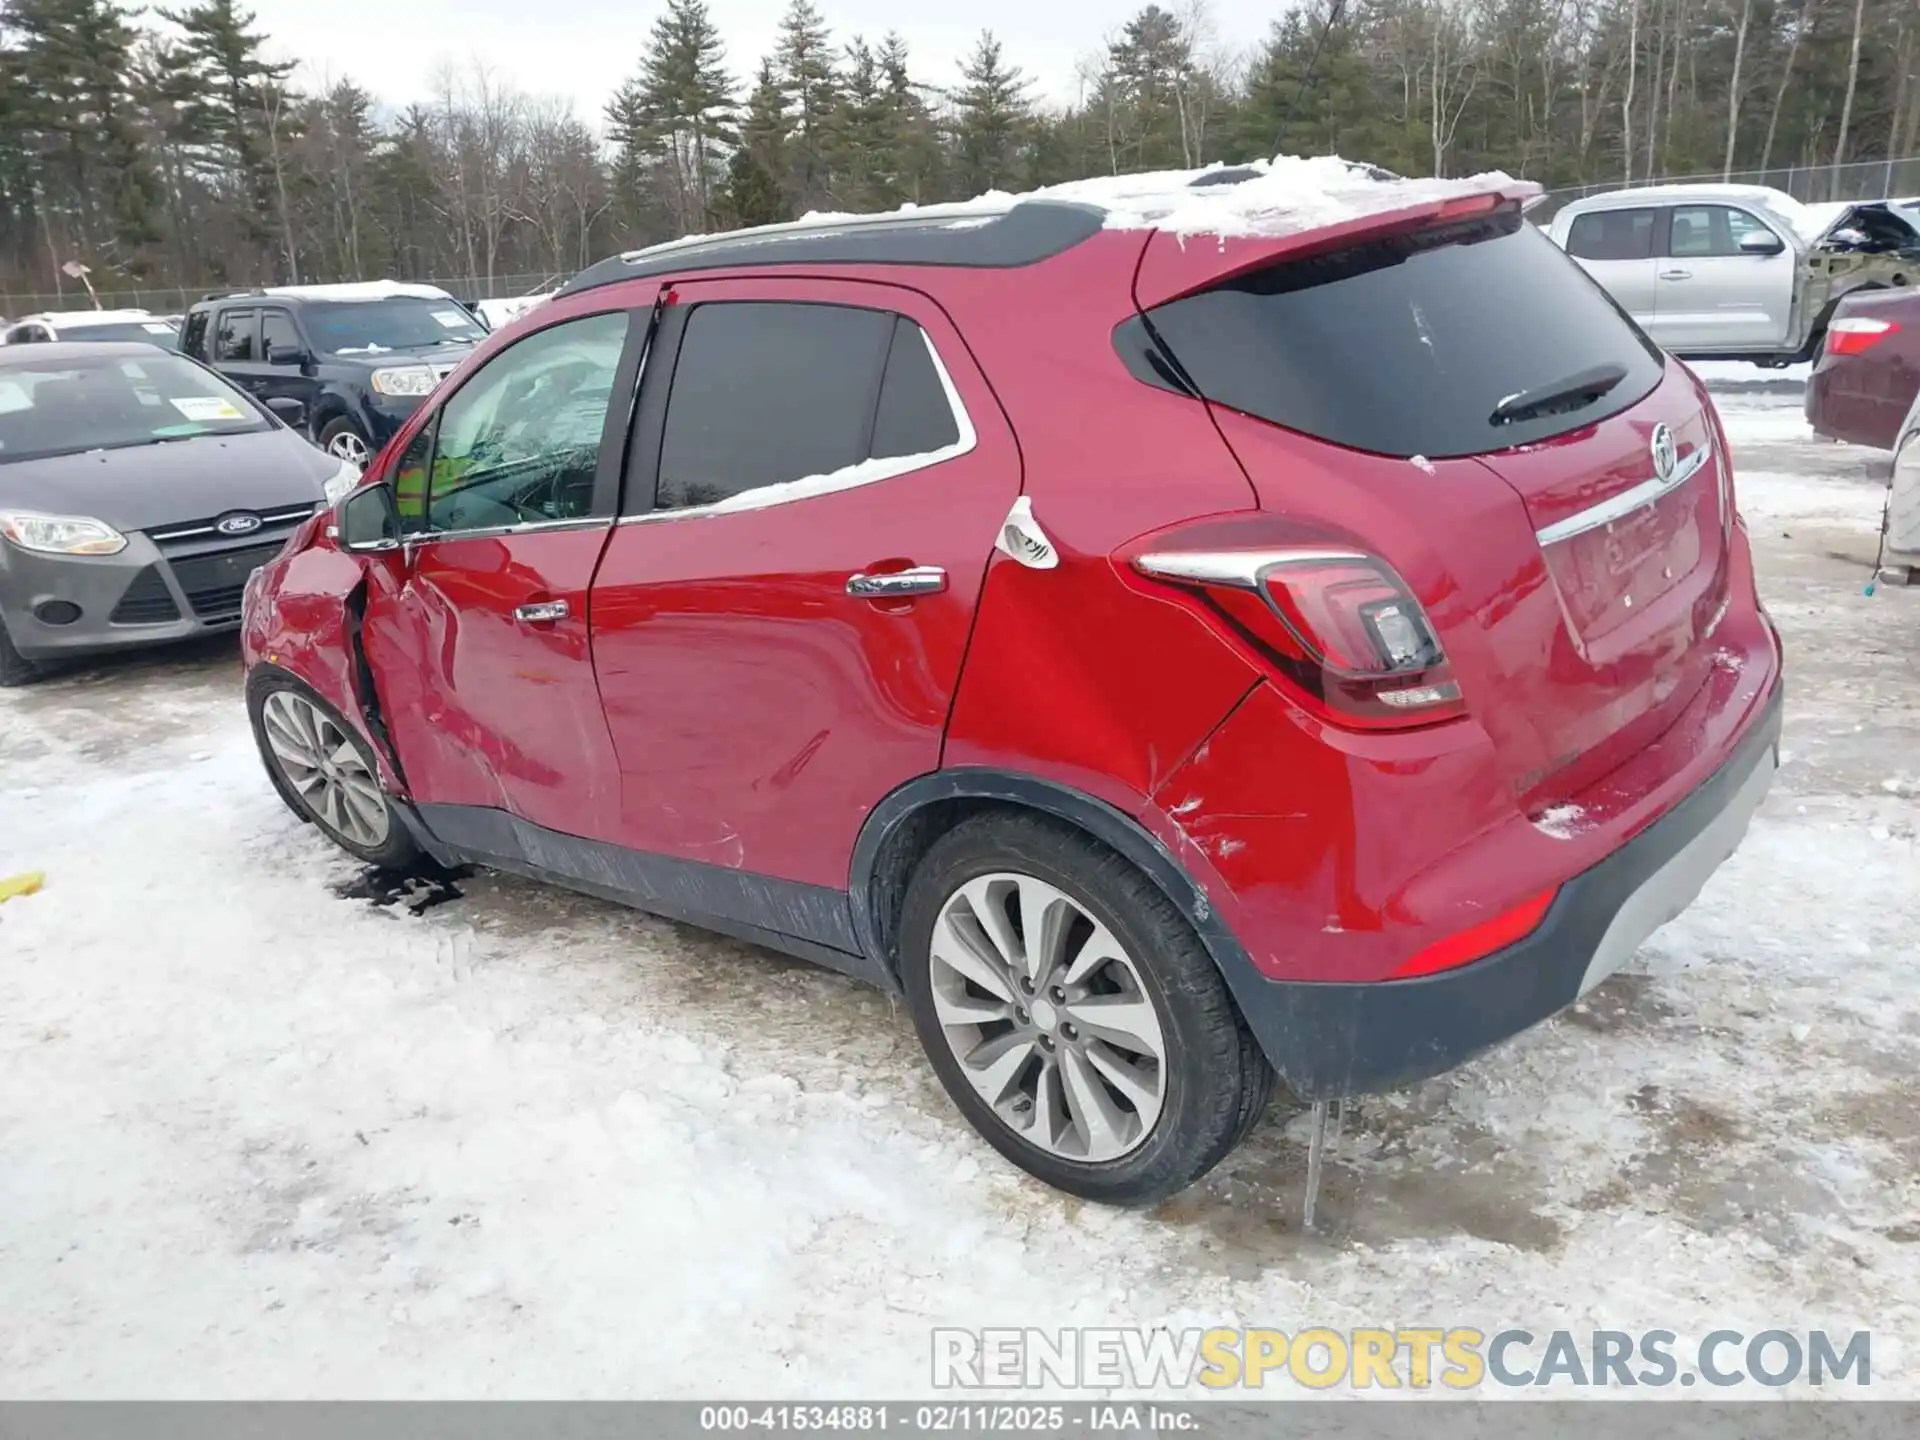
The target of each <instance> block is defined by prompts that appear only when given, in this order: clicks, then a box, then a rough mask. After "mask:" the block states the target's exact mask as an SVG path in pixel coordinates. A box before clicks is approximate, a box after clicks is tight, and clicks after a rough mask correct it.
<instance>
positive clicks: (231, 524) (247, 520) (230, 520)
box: [213, 515, 260, 535]
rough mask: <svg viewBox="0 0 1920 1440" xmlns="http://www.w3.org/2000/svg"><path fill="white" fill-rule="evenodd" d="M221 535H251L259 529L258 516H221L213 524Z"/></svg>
mask: <svg viewBox="0 0 1920 1440" xmlns="http://www.w3.org/2000/svg"><path fill="white" fill-rule="evenodd" d="M213 528H214V529H216V530H218V531H219V532H220V533H221V534H222V535H251V534H252V533H253V532H254V531H256V530H258V529H259V528H260V517H259V516H258V515H223V516H221V517H220V518H219V519H218V520H217V521H215V522H214V526H213Z"/></svg>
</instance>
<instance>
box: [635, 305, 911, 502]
mask: <svg viewBox="0 0 1920 1440" xmlns="http://www.w3.org/2000/svg"><path fill="white" fill-rule="evenodd" d="M894 321H895V317H894V316H893V315H891V314H888V313H887V312H885V311H880V310H859V309H854V308H852V307H851V306H845V305H808V304H797V303H788V302H777V303H769V302H759V301H728V302H720V303H715V304H708V305H701V306H698V307H696V308H695V309H694V311H693V313H692V314H691V315H689V316H688V317H687V328H686V333H685V336H684V337H683V338H682V340H681V342H680V355H679V360H678V362H677V363H676V365H675V367H674V372H673V391H672V394H671V396H670V397H669V399H668V403H667V416H666V427H665V431H664V434H663V436H662V440H661V446H660V479H659V486H658V492H657V498H656V500H655V505H656V507H657V508H659V509H662V510H681V509H687V508H689V507H692V506H697V505H713V504H717V503H719V502H721V501H724V500H729V499H732V498H733V497H734V496H736V495H741V494H745V493H746V492H748V491H750V490H759V489H764V488H766V487H767V486H770V485H781V484H785V483H786V482H788V481H791V480H801V479H805V478H807V477H809V476H814V475H830V474H832V473H834V472H835V471H837V470H844V469H846V468H847V467H849V466H851V465H857V464H859V463H860V462H861V461H862V460H865V459H866V458H867V457H868V446H869V443H870V440H871V437H872V432H873V422H874V407H875V402H876V400H877V398H878V391H879V386H880V380H881V373H882V367H883V366H884V365H885V364H886V361H887V358H888V355H889V352H890V350H891V347H892V345H893V338H894V329H895V324H894ZM916 328H917V327H916Z"/></svg>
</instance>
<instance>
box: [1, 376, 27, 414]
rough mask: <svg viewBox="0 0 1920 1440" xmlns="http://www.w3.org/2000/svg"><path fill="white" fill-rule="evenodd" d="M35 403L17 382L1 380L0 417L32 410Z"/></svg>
mask: <svg viewBox="0 0 1920 1440" xmlns="http://www.w3.org/2000/svg"><path fill="white" fill-rule="evenodd" d="M32 408H33V401H32V400H31V399H29V398H28V396H27V392H26V389H25V388H24V387H23V386H21V385H20V384H19V383H18V382H17V381H13V380H0V415H6V414H8V413H10V412H12V411H15V410H31V409H32Z"/></svg>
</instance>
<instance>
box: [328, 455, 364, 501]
mask: <svg viewBox="0 0 1920 1440" xmlns="http://www.w3.org/2000/svg"><path fill="white" fill-rule="evenodd" d="M359 483H360V467H359V466H358V465H356V464H354V463H353V462H352V461H351V460H342V461H341V462H340V468H339V469H338V470H336V471H334V472H333V474H331V475H329V476H328V477H327V479H326V483H325V484H324V485H322V486H321V487H320V489H321V493H322V494H323V495H325V496H326V497H327V504H329V505H338V504H339V503H340V502H341V501H342V500H344V499H346V498H347V496H348V495H350V494H351V493H353V487H354V486H356V485H358V484H359Z"/></svg>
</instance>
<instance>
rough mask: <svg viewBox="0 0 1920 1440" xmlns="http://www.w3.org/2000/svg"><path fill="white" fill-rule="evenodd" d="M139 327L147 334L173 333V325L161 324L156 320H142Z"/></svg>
mask: <svg viewBox="0 0 1920 1440" xmlns="http://www.w3.org/2000/svg"><path fill="white" fill-rule="evenodd" d="M140 328H141V329H142V330H144V331H146V332H147V333H148V334H149V335H171V334H172V333H173V326H171V325H163V324H161V323H160V322H159V321H158V320H148V321H146V322H144V323H143V324H142V325H141V326H140Z"/></svg>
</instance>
